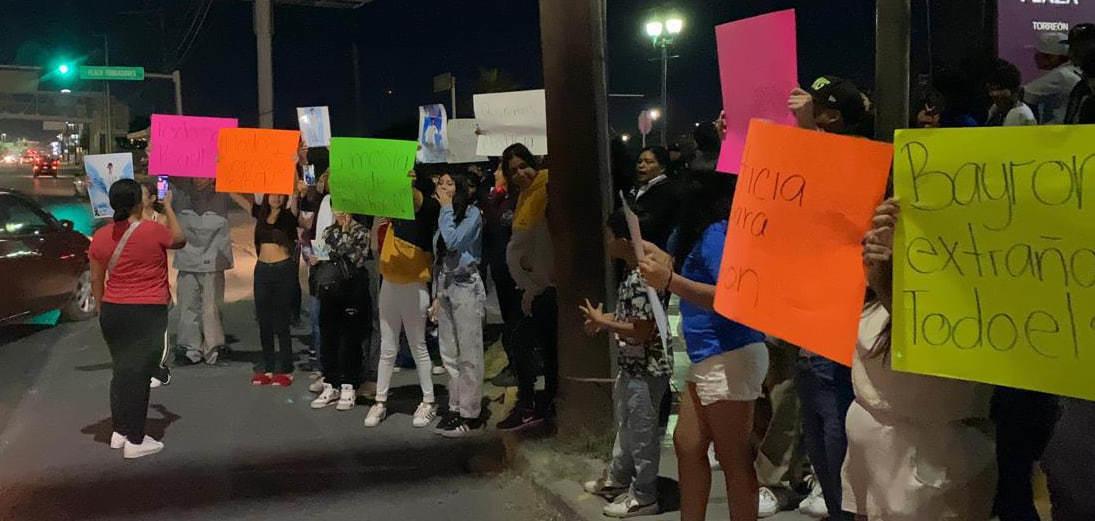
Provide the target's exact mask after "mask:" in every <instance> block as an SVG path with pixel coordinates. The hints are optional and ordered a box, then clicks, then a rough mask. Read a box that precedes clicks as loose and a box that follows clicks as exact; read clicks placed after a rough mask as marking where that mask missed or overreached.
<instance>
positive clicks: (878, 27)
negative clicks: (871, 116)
mask: <svg viewBox="0 0 1095 521" xmlns="http://www.w3.org/2000/svg"><path fill="white" fill-rule="evenodd" d="M911 17H912V10H911V8H910V6H909V0H877V2H876V3H875V69H874V70H875V80H874V81H875V93H876V94H875V100H874V102H875V138H876V139H878V140H881V141H893V132H894V129H898V128H905V127H907V126H908V121H909V31H910V20H911Z"/></svg>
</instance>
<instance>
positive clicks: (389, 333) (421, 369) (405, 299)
mask: <svg viewBox="0 0 1095 521" xmlns="http://www.w3.org/2000/svg"><path fill="white" fill-rule="evenodd" d="M379 307H380V364H379V366H378V367H377V375H376V401H378V402H386V401H388V391H389V390H390V389H391V386H392V370H393V369H394V368H395V356H396V354H397V353H398V352H399V332H400V330H402V331H404V332H406V334H407V345H408V346H409V347H410V348H411V354H413V355H414V363H415V366H417V367H416V368H417V369H418V383H419V385H421V386H422V401H424V402H427V403H433V402H434V396H433V377H432V376H431V375H430V370H431V369H433V363H432V362H431V361H430V352H429V351H428V350H427V349H426V311H427V310H428V309H429V307H430V293H429V291H427V290H426V284H424V283H421V282H416V283H413V284H396V283H394V282H388V281H386V280H385V281H384V282H383V283H381V285H380V299H379Z"/></svg>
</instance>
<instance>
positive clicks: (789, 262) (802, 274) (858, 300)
mask: <svg viewBox="0 0 1095 521" xmlns="http://www.w3.org/2000/svg"><path fill="white" fill-rule="evenodd" d="M892 150H893V149H892V148H891V147H890V146H889V145H887V144H883V143H876V142H873V141H868V140H866V139H858V138H851V137H845V136H837V135H833V134H825V133H822V132H815V131H808V130H802V129H799V128H795V127H786V126H782V125H775V124H772V123H765V122H761V121H759V120H753V121H752V123H751V124H750V126H749V135H748V139H747V140H746V144H745V152H744V157H743V159H742V168H741V172H740V173H739V176H738V182H737V189H736V190H735V192H734V205H733V208H732V209H731V211H730V222H729V227H728V231H727V234H726V245H725V248H724V250H723V255H722V266H721V268H720V270H719V280H718V288H717V291H716V295H715V310H716V311H718V312H719V313H720V314H721V315H723V316H726V317H727V318H730V319H731V320H735V321H737V322H740V323H742V324H745V325H747V326H749V327H752V328H754V329H757V330H760V331H763V332H765V333H767V334H770V335H774V336H777V337H780V338H782V339H784V340H786V341H788V342H791V343H792V344H795V345H798V346H801V347H803V348H806V349H809V350H810V351H813V352H815V353H818V354H820V355H822V356H825V357H827V358H830V359H832V360H836V361H837V362H840V363H843V364H846V365H850V364H851V360H852V352H853V350H854V349H855V340H856V331H857V329H858V325H859V315H860V310H861V309H862V307H863V293H864V291H865V287H864V286H865V281H864V277H863V263H862V246H861V245H860V243H861V241H862V239H863V235H864V234H865V233H866V232H867V230H868V229H869V227H870V222H871V215H872V213H873V210H874V208H875V206H877V205H878V203H879V202H880V201H881V200H882V195H883V192H884V191H885V188H886V177H887V175H888V173H889V168H890V159H891V154H892Z"/></svg>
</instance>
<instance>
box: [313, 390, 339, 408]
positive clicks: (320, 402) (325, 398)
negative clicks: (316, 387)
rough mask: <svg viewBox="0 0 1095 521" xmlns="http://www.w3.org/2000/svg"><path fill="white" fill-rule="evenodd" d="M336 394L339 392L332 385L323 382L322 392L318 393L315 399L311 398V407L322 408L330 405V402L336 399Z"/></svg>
mask: <svg viewBox="0 0 1095 521" xmlns="http://www.w3.org/2000/svg"><path fill="white" fill-rule="evenodd" d="M338 395H339V392H338V391H336V390H335V388H334V386H333V385H331V384H323V392H322V393H320V394H319V396H317V397H316V399H315V400H312V408H313V409H322V408H324V407H326V406H328V405H331V404H332V403H335V402H337V401H338V398H339V396H338Z"/></svg>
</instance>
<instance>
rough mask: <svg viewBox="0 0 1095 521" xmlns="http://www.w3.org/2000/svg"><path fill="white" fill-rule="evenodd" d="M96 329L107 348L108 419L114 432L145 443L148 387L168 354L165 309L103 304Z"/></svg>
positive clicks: (149, 306)
mask: <svg viewBox="0 0 1095 521" xmlns="http://www.w3.org/2000/svg"><path fill="white" fill-rule="evenodd" d="M99 326H100V327H101V328H102V330H103V339H104V340H106V345H107V347H108V348H110V358H111V360H112V361H113V366H114V367H113V371H114V372H113V377H112V378H111V379H110V416H111V420H112V422H113V424H114V432H117V433H118V434H121V435H123V436H125V437H126V439H128V440H129V441H130V443H137V444H139V443H141V442H143V441H144V424H145V419H146V418H147V417H148V385H149V382H150V380H151V378H152V376H153V375H154V374H156V372H157V369H158V368H159V367H160V364H161V363H162V362H163V359H164V357H165V356H166V353H167V343H166V342H165V338H164V333H165V332H166V331H167V306H166V305H162V304H160V305H149V304H111V303H109V302H103V304H102V309H101V311H100V312H99Z"/></svg>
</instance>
